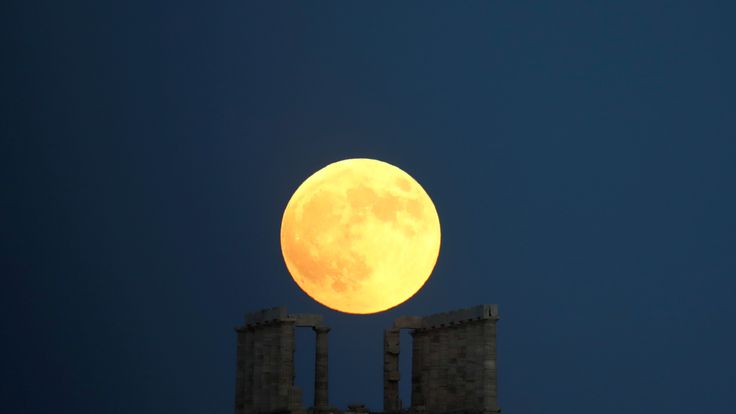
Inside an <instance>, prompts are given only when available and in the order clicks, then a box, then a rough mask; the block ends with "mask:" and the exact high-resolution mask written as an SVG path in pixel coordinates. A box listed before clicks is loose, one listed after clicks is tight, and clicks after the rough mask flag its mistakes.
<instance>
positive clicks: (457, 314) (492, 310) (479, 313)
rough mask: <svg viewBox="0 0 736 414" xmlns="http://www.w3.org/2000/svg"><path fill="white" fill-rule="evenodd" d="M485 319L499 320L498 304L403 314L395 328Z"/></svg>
mask: <svg viewBox="0 0 736 414" xmlns="http://www.w3.org/2000/svg"><path fill="white" fill-rule="evenodd" d="M483 319H493V320H498V319H499V317H498V305H494V304H484V305H478V306H473V307H470V308H465V309H458V310H453V311H449V312H442V313H435V314H433V315H428V316H423V317H420V316H402V317H400V318H397V319H396V320H395V321H394V324H393V328H394V329H420V330H423V329H436V328H443V327H446V326H452V325H459V324H463V323H467V322H472V321H478V320H483Z"/></svg>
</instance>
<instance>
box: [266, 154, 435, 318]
mask: <svg viewBox="0 0 736 414" xmlns="http://www.w3.org/2000/svg"><path fill="white" fill-rule="evenodd" d="M281 251H282V253H283V255H284V261H285V262H286V267H287V268H288V269H289V273H291V276H292V277H293V278H294V281H295V282H296V283H297V284H298V285H299V287H300V288H301V289H302V290H304V292H306V293H307V294H308V295H309V296H310V297H312V298H313V299H314V300H316V301H317V302H319V303H321V304H323V305H325V306H327V307H329V308H332V309H335V310H337V311H341V312H346V313H358V314H366V313H376V312H381V311H384V310H386V309H389V308H392V307H394V306H397V305H399V304H401V303H403V302H404V301H406V300H407V299H409V298H411V297H412V296H413V295H414V294H415V293H416V292H417V291H418V290H419V289H421V287H422V286H423V285H424V283H425V282H426V281H427V279H429V276H430V274H431V273H432V270H433V269H434V266H435V264H436V263H437V256H438V255H439V251H440V220H439V216H438V215H437V210H436V209H435V207H434V204H433V203H432V200H431V199H430V198H429V195H427V193H426V192H425V191H424V189H423V188H422V186H421V185H419V183H418V182H417V181H416V180H414V179H413V178H412V177H411V176H410V175H409V174H407V173H405V172H404V171H402V170H401V169H399V168H397V167H395V166H393V165H391V164H388V163H385V162H382V161H378V160H373V159H366V158H355V159H347V160H343V161H338V162H335V163H332V164H329V165H327V166H326V167H324V168H322V169H321V170H319V171H317V172H316V173H314V174H313V175H312V176H310V177H309V178H307V179H306V180H305V181H304V182H303V183H302V184H301V185H300V186H299V188H297V190H296V191H295V192H294V195H292V196H291V199H290V200H289V203H288V204H287V206H286V210H285V211H284V217H283V219H282V222H281Z"/></svg>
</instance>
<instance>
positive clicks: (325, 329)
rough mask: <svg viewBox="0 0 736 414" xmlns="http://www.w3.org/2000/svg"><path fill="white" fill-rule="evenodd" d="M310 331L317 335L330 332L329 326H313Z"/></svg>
mask: <svg viewBox="0 0 736 414" xmlns="http://www.w3.org/2000/svg"><path fill="white" fill-rule="evenodd" d="M312 330H314V332H317V333H327V332H330V327H329V326H324V325H319V326H313V327H312Z"/></svg>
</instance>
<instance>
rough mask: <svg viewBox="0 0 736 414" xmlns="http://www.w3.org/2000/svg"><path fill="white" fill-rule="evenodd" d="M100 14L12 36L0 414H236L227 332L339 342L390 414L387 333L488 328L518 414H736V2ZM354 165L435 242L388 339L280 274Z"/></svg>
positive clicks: (107, 10) (5, 84)
mask: <svg viewBox="0 0 736 414" xmlns="http://www.w3.org/2000/svg"><path fill="white" fill-rule="evenodd" d="M104 3H105V2H101V1H86V2H76V1H32V0H25V1H11V2H4V3H3V5H2V6H0V7H1V10H2V12H1V13H0V15H1V16H2V17H1V18H0V19H2V24H0V33H1V34H2V39H3V43H4V44H5V47H3V49H2V65H1V66H2V69H1V70H0V72H2V81H1V82H2V83H0V87H1V90H2V92H1V93H0V96H2V99H0V103H1V104H2V107H1V108H0V109H1V114H2V115H1V116H2V118H1V120H2V123H1V124H0V128H2V130H1V131H2V143H1V144H0V157H1V158H2V159H1V160H0V161H2V162H1V163H0V172H1V173H2V175H1V177H2V181H1V183H2V185H1V188H2V198H1V199H0V232H1V234H2V245H0V248H1V249H0V265H1V268H0V271H1V272H2V280H3V282H4V283H3V288H2V289H1V290H0V315H1V316H0V318H2V339H1V341H0V347H1V349H2V353H1V354H0V358H2V362H1V363H0V366H1V367H2V369H0V372H2V374H1V375H2V377H1V378H2V386H1V387H0V398H1V406H2V411H3V412H7V413H44V414H45V413H50V412H57V413H59V412H60V413H125V414H128V413H141V414H144V413H151V414H154V413H156V414H159V413H178V414H185V413H228V412H230V411H231V409H232V401H233V388H234V376H235V368H234V351H235V335H234V332H233V330H232V328H233V326H235V325H237V324H239V323H240V322H241V320H242V315H243V314H244V313H245V312H246V311H249V310H255V309H259V308H262V307H270V306H275V305H286V306H288V307H289V308H290V309H292V310H293V311H296V312H318V313H322V314H324V315H325V316H326V318H327V321H328V323H329V324H330V325H332V326H333V330H332V332H331V333H330V347H331V354H330V358H331V360H330V364H331V365H330V367H331V371H330V375H331V377H330V380H331V389H330V391H331V400H332V402H333V403H335V404H336V405H338V406H343V407H344V406H345V405H346V404H347V403H348V402H354V401H356V402H364V403H366V404H368V405H369V407H371V408H373V409H380V408H381V391H382V383H381V375H382V359H381V358H382V353H381V350H382V336H381V335H382V329H383V328H384V327H386V326H388V325H389V324H390V323H391V321H392V320H393V319H394V318H395V317H397V316H399V315H406V314H427V313H434V312H438V311H444V310H448V309H452V308H458V307H465V306H470V305H475V304H479V303H498V304H499V306H500V312H501V316H502V320H501V321H500V322H499V330H498V334H499V337H498V350H499V361H498V365H499V381H500V383H499V391H500V404H501V407H502V408H503V410H504V411H505V412H509V413H600V414H605V413H619V412H622V411H625V412H627V413H647V414H648V413H664V412H697V413H701V414H706V413H713V414H722V413H726V412H729V411H730V410H732V409H733V407H734V406H736V376H735V375H736V374H734V373H735V372H736V356H735V355H736V354H734V352H733V350H734V349H736V331H735V330H734V325H735V324H736V310H734V304H733V300H734V298H735V297H736V280H735V279H734V277H735V275H736V254H735V253H736V252H735V248H736V215H735V213H734V212H736V192H735V191H734V188H735V187H736V186H735V182H736V115H735V112H736V82H735V81H734V74H735V73H736V54H734V43H735V42H736V25H734V23H733V22H734V18H735V17H736V6H734V5H733V2H729V1H721V2H712V1H646V2H639V1H636V2H634V1H623V2H610V1H609V2H591V1H572V2H527V1H483V2H438V3H434V2H385V3H374V2H371V3H368V2H349V3H347V2H342V1H322V2H284V1H278V2H246V1H223V2H195V1H188V0H184V1H182V0H180V1H168V2H150V1H127V2H116V3H119V4H112V5H110V4H104ZM154 3H155V4H154ZM348 157H371V158H377V159H381V160H384V161H387V162H390V163H392V164H395V165H397V166H399V167H401V168H402V169H404V170H405V171H407V172H409V173H410V174H412V175H413V176H414V177H415V178H416V179H417V180H419V181H420V182H421V183H422V185H423V186H424V187H425V189H426V190H427V191H428V193H429V194H430V196H431V197H432V198H433V200H434V202H435V204H436V206H437V209H438V212H439V215H440V219H441V222H442V229H443V245H442V250H441V252H440V257H439V261H438V264H437V267H436V269H435V272H434V274H433V276H432V277H431V278H430V280H429V282H428V283H427V284H426V285H425V287H424V289H423V290H421V291H420V292H419V293H418V294H417V295H416V296H415V297H414V298H413V299H411V300H410V301H408V302H407V303H405V304H403V305H401V306H399V307H398V308H396V309H393V310H391V311H389V312H386V313H383V314H379V315H371V316H352V315H344V314H338V313H336V312H333V311H331V310H329V309H326V308H324V307H322V306H320V305H318V304H317V303H314V302H313V301H312V300H311V299H309V298H308V297H307V296H306V295H304V294H303V293H302V292H301V291H300V290H299V289H298V287H297V286H296V284H295V283H293V282H292V280H291V278H290V277H289V276H288V274H287V272H286V270H285V266H284V264H283V260H282V258H281V253H280V248H279V240H278V233H279V225H280V219H281V214H282V211H283V208H284V206H285V205H286V202H287V201H288V198H289V197H290V195H291V193H292V192H293V190H294V189H295V188H296V186H298V185H299V183H300V182H301V181H302V180H303V179H304V178H306V177H307V176H308V175H309V174H311V173H312V172H314V171H315V170H317V169H319V168H320V167H322V166H324V165H325V164H327V163H329V162H333V161H336V160H339V159H343V158H348ZM298 339H299V344H300V346H302V347H303V348H302V350H301V351H300V353H298V355H297V358H298V368H299V374H298V377H297V381H298V382H299V384H300V385H302V386H304V387H305V388H306V392H305V394H306V396H305V398H306V399H307V400H308V401H309V400H311V384H310V378H309V376H310V375H312V374H311V373H312V372H313V371H311V369H312V368H311V366H310V364H311V363H312V360H311V359H310V358H312V357H311V355H309V352H311V351H310V349H311V350H313V344H312V343H311V342H310V339H311V332H300V334H299V338H298ZM403 367H404V375H405V377H408V371H407V370H406V368H408V365H407V364H405V363H404V364H403ZM404 390H406V384H404ZM404 395H405V396H406V392H405V394H404ZM405 400H407V398H406V397H405ZM406 403H408V401H406Z"/></svg>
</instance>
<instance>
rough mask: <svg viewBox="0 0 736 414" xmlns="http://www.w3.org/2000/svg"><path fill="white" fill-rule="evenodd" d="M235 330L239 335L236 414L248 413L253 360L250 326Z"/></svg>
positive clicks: (236, 372)
mask: <svg viewBox="0 0 736 414" xmlns="http://www.w3.org/2000/svg"><path fill="white" fill-rule="evenodd" d="M235 331H236V332H237V335H238V342H237V348H236V349H237V350H236V358H237V362H236V371H235V414H245V413H246V400H247V399H248V397H249V395H247V394H248V392H250V390H249V389H248V388H249V387H248V384H247V381H248V379H249V377H250V372H249V371H248V362H249V361H250V360H251V355H250V351H251V350H250V349H248V342H249V341H248V340H249V336H250V335H248V328H246V327H242V328H236V329H235Z"/></svg>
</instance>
